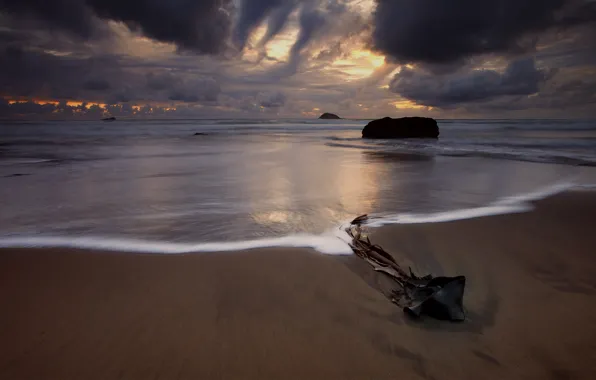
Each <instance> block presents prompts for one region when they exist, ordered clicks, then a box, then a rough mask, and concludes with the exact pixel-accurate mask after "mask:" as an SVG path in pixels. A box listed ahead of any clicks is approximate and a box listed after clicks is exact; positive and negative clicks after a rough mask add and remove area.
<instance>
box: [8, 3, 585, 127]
mask: <svg viewBox="0 0 596 380" xmlns="http://www.w3.org/2000/svg"><path fill="white" fill-rule="evenodd" d="M0 73H1V75H0V118H3V119H98V118H101V117H106V116H115V117H120V118H314V117H318V116H319V115H320V114H321V113H323V112H332V113H336V114H338V115H340V116H342V117H345V118H363V119H368V118H378V117H384V116H392V117H399V116H411V115H420V116H430V117H438V118H592V117H596V0H487V1H478V0H200V1H199V0H137V1H134V2H132V1H122V0H119V1H116V0H0Z"/></svg>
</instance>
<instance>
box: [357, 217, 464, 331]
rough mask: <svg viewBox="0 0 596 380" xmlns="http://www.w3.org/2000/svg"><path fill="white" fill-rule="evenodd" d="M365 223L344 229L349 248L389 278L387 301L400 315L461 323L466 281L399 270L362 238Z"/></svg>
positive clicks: (361, 220)
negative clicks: (400, 310)
mask: <svg viewBox="0 0 596 380" xmlns="http://www.w3.org/2000/svg"><path fill="white" fill-rule="evenodd" d="M367 222H368V216H367V215H362V216H359V217H357V218H356V219H354V220H353V221H352V222H351V223H350V225H349V226H348V227H347V228H346V232H347V233H348V235H349V236H350V237H351V239H352V240H351V242H350V247H351V248H352V251H354V253H355V254H356V255H357V256H358V257H360V258H362V259H363V260H364V261H366V262H367V263H368V264H370V265H371V266H372V267H373V269H374V270H375V271H377V272H380V273H383V274H385V275H387V276H389V277H390V278H391V279H393V280H394V281H395V283H396V288H395V290H394V291H393V292H392V296H391V301H392V302H393V303H395V304H397V305H398V306H400V307H402V308H403V310H404V312H406V313H407V314H408V315H411V316H413V317H420V316H421V315H422V314H427V315H429V316H431V317H434V318H438V319H446V320H451V321H463V320H464V319H465V314H464V310H463V304H462V303H463V294H464V287H465V282H466V278H465V277H463V276H458V277H433V276H432V275H426V276H424V277H418V276H416V275H415V274H414V273H413V272H412V269H411V268H408V272H406V271H405V270H403V269H402V268H401V267H400V266H399V264H397V261H396V260H395V258H394V257H393V256H391V254H389V253H388V252H386V251H385V250H384V249H383V248H382V247H380V246H379V245H376V244H372V243H371V241H370V239H369V238H368V236H366V235H364V233H363V230H362V225H363V224H366V223H367Z"/></svg>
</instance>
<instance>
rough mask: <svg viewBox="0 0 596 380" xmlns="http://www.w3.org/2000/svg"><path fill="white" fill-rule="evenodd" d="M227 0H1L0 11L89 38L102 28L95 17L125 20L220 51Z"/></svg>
mask: <svg viewBox="0 0 596 380" xmlns="http://www.w3.org/2000/svg"><path fill="white" fill-rule="evenodd" d="M230 11H231V0H200V1H197V0H169V1H163V0H138V1H134V2H132V1H121V0H86V1H84V0H56V1H48V0H0V12H1V13H3V14H5V15H8V16H9V17H12V20H13V21H14V22H12V23H11V24H12V25H13V27H15V26H17V27H21V28H22V26H19V25H20V24H21V23H22V22H28V21H33V22H35V23H36V25H35V26H36V27H38V28H40V29H43V30H51V31H62V32H65V33H68V34H70V35H73V36H76V37H80V38H83V39H89V38H91V37H93V36H95V35H98V34H99V33H101V32H102V31H105V30H106V26H105V23H102V22H101V21H100V20H101V19H103V20H114V21H120V22H123V23H125V24H126V25H128V26H129V28H131V29H132V30H138V31H140V32H141V33H143V34H144V35H145V36H147V37H149V38H152V39H155V40H157V41H162V42H171V43H174V44H176V45H177V46H179V47H181V48H183V49H189V50H193V51H195V52H198V53H205V54H216V53H220V52H221V51H223V49H224V48H225V46H226V41H227V38H228V35H229V30H230V28H231V17H230Z"/></svg>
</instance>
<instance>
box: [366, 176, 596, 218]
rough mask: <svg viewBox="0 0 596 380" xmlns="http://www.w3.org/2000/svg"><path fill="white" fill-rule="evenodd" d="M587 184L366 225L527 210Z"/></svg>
mask: <svg viewBox="0 0 596 380" xmlns="http://www.w3.org/2000/svg"><path fill="white" fill-rule="evenodd" d="M589 186H592V185H576V184H575V183H573V182H561V183H556V184H553V185H550V186H547V187H545V188H542V189H539V190H536V191H533V192H530V193H526V194H520V195H515V196H511V197H506V198H502V199H500V200H498V201H496V202H493V203H491V204H489V205H487V206H481V207H472V208H466V209H459V210H453V211H444V212H436V213H427V214H415V213H402V214H395V215H384V216H379V217H374V216H373V217H372V218H370V222H369V223H368V224H367V225H368V226H370V227H381V226H384V225H387V224H421V223H444V222H454V221H457V220H465V219H474V218H480V217H485V216H496V215H505V214H515V213H522V212H528V211H532V210H533V209H534V206H533V205H532V204H531V202H534V201H538V200H541V199H545V198H548V197H550V196H553V195H556V194H559V193H562V192H564V191H569V190H573V189H576V188H579V189H582V190H588V189H590V187H589Z"/></svg>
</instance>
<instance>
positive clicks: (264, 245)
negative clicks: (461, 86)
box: [0, 183, 596, 255]
mask: <svg viewBox="0 0 596 380" xmlns="http://www.w3.org/2000/svg"><path fill="white" fill-rule="evenodd" d="M568 193H571V194H582V193H593V194H596V185H573V184H569V183H559V184H554V185H551V186H548V187H546V188H543V189H541V190H537V191H533V192H530V193H526V194H519V195H515V196H510V197H506V198H502V199H499V200H497V201H495V202H492V203H489V204H487V205H484V206H478V207H472V208H462V209H455V210H450V211H439V212H431V213H400V214H388V215H383V216H375V215H371V216H370V220H369V222H368V223H367V224H366V226H367V227H369V228H379V227H384V226H400V225H405V226H407V225H415V224H435V223H450V222H457V221H465V220H474V219H479V218H487V217H488V218H490V217H495V216H500V215H511V214H517V213H526V212H531V211H533V209H534V208H535V206H536V204H537V203H540V202H542V201H544V200H547V199H549V198H551V197H556V196H559V195H564V194H568ZM356 216H358V215H354V217H356ZM350 220H351V219H350ZM348 224H349V221H348V220H346V221H344V222H343V223H341V224H339V225H337V226H335V227H334V228H330V229H329V230H327V231H326V232H324V233H321V234H309V233H295V234H290V235H284V236H277V237H268V238H267V237H266V238H259V239H252V240H239V241H232V242H230V241H226V242H221V241H220V242H197V243H191V242H169V241H159V240H155V241H152V240H144V239H137V238H124V237H107V236H83V237H78V236H56V235H48V236H43V237H39V236H27V235H25V236H14V237H0V250H2V249H54V248H56V249H69V250H83V251H109V252H126V253H133V254H135V253H140V254H148V253H153V254H174V255H180V254H196V253H214V252H235V251H243V250H254V249H272V248H273V249H274V248H279V249H285V248H289V249H294V248H299V249H314V250H315V251H318V252H320V253H323V254H330V255H351V254H352V250H351V249H350V247H349V245H348V242H349V240H350V239H349V236H347V234H345V233H344V227H346V226H347V225H348Z"/></svg>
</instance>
